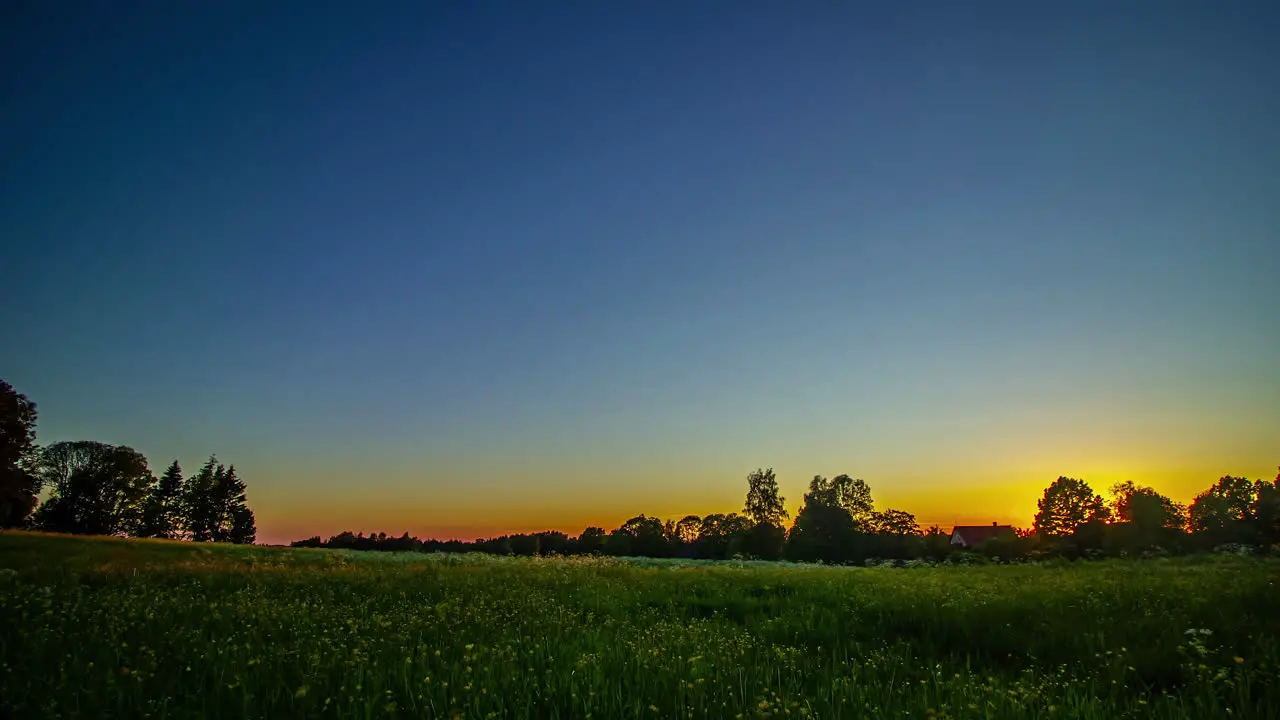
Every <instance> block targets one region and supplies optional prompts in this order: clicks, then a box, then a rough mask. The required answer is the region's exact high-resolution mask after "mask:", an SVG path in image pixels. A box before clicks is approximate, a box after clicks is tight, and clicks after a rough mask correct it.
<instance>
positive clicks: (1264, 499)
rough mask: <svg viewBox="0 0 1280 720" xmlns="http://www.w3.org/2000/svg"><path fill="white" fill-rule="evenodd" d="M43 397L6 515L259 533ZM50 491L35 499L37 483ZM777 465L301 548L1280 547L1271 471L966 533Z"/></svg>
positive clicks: (66, 524)
mask: <svg viewBox="0 0 1280 720" xmlns="http://www.w3.org/2000/svg"><path fill="white" fill-rule="evenodd" d="M35 424H36V409H35V403H33V402H31V401H30V400H28V399H27V398H26V396H24V395H21V394H19V393H18V392H17V391H15V390H14V389H13V387H12V386H10V385H9V384H8V383H6V382H4V381H3V380H0V527H27V528H33V529H40V530H48V531H52V532H65V533H79V534H94V535H117V536H125V537H155V538H171V539H183V540H193V541H197V542H200V541H212V542H232V543H252V542H254V539H255V535H256V529H255V526H254V516H253V511H251V510H250V509H249V507H248V505H247V502H246V499H245V483H244V481H243V480H242V479H241V478H240V477H239V475H238V474H237V472H236V469H235V466H234V465H223V464H221V463H219V462H218V460H217V458H216V457H210V458H209V460H208V462H206V463H205V464H204V466H203V467H201V469H200V470H199V471H198V472H197V473H196V474H195V475H192V476H191V477H190V478H184V477H183V474H182V468H181V467H180V466H179V465H178V463H177V461H174V462H173V463H172V464H171V465H170V466H169V467H168V469H167V470H166V471H165V473H164V474H163V475H161V476H160V477H159V478H157V477H155V476H154V475H153V474H152V472H151V470H150V468H149V466H148V463H147V459H146V458H145V457H143V456H142V455H141V454H140V453H138V452H137V451H135V450H133V449H132V448H129V447H126V446H114V445H107V444H104V443H97V442H92V441H78V442H59V443H54V444H52V445H49V446H47V447H43V448H42V447H39V446H38V445H36V443H35V437H36V436H35ZM46 489H48V490H49V491H50V492H49V495H48V497H47V498H46V499H45V500H44V501H43V502H38V499H39V496H40V494H41V493H42V492H43V491H44V490H46ZM790 519H791V518H790V516H789V513H788V512H787V510H786V509H785V498H783V497H782V495H781V493H780V491H779V488H778V480H777V477H776V475H775V474H774V472H773V470H772V469H763V468H761V469H757V470H755V471H753V472H751V473H750V474H749V475H748V476H747V492H746V499H745V502H744V505H743V509H742V512H741V513H727V514H725V513H715V514H712V515H707V516H698V515H688V516H685V517H683V518H680V519H679V520H664V519H660V518H654V517H647V516H645V515H637V516H635V517H633V518H631V519H630V520H627V521H626V522H624V523H623V524H622V525H621V526H620V527H617V528H614V529H613V530H609V531H606V530H605V529H604V528H600V527H589V528H587V529H585V530H583V531H582V533H581V534H580V535H578V536H577V537H570V536H568V535H566V534H565V533H563V532H559V531H555V530H548V531H545V532H539V533H532V534H517V535H503V536H501V537H496V538H488V539H477V540H474V541H471V542H465V541H461V540H446V541H442V540H421V539H418V538H414V537H411V536H410V535H409V534H408V533H407V532H406V533H404V534H402V535H400V536H389V535H387V534H386V533H377V534H370V535H365V534H363V533H359V534H356V533H352V532H349V531H348V532H342V533H339V534H338V535H334V536H332V537H330V538H329V539H327V540H322V539H321V538H320V537H319V536H317V537H313V538H309V539H306V540H299V541H297V542H294V543H292V545H293V546H294V547H322V548H341V549H352V550H381V551H406V552H437V551H440V552H483V553H493V554H499V555H526V556H532V555H579V554H601V555H612V556H639V557H654V558H696V559H711V560H715V559H721V560H722V559H735V558H742V559H761V560H781V559H785V560H792V561H797V562H823V563H834V564H865V563H883V562H895V563H902V562H907V561H915V560H925V561H942V560H946V559H948V558H951V557H953V556H955V555H956V554H957V553H961V554H962V557H963V558H965V559H970V558H974V557H989V558H995V559H1000V560H1018V559H1027V558H1035V557H1047V556H1066V557H1080V556H1086V557H1093V556H1106V555H1125V556H1143V555H1165V554H1182V553H1190V552H1205V551H1213V550H1217V551H1223V550H1230V551H1234V552H1253V551H1257V552H1280V474H1277V476H1276V479H1275V480H1249V479H1247V478H1242V477H1232V476H1225V477H1222V478H1220V479H1219V480H1218V481H1217V482H1216V483H1214V484H1213V485H1212V486H1211V487H1209V488H1208V489H1206V490H1205V491H1204V492H1202V493H1200V494H1199V495H1198V496H1196V498H1195V500H1194V501H1193V502H1192V503H1191V505H1190V506H1184V505H1182V504H1180V503H1177V502H1174V501H1173V500H1172V499H1170V498H1168V497H1165V496H1164V495H1161V494H1160V493H1159V492H1157V491H1155V490H1154V489H1152V488H1150V487H1143V486H1139V485H1135V484H1134V483H1132V482H1125V483H1121V484H1118V485H1115V486H1113V487H1112V488H1111V489H1110V499H1109V500H1107V499H1104V498H1103V497H1102V496H1101V495H1100V494H1098V493H1096V492H1094V490H1093V488H1091V487H1090V486H1089V484H1088V483H1086V482H1085V481H1084V480H1080V479H1076V478H1069V477H1059V478H1058V479H1057V480H1055V481H1053V482H1052V483H1051V484H1050V485H1049V486H1048V487H1047V488H1045V491H1044V496H1043V497H1042V498H1041V500H1040V502H1039V509H1038V512H1037V513H1036V516H1035V521H1034V524H1033V526H1032V527H1031V528H1030V529H1018V528H1012V527H1008V526H1004V527H980V528H970V530H974V531H978V532H974V533H972V534H969V535H967V536H966V535H965V533H963V532H961V533H957V538H958V539H960V540H963V542H960V543H954V542H953V541H952V539H953V534H952V533H949V532H944V531H943V530H942V529H940V528H938V527H936V526H935V527H930V528H928V529H927V530H922V529H921V528H920V526H919V525H918V524H917V522H916V518H915V516H914V515H912V514H911V513H909V512H906V511H904V510H894V509H886V510H878V509H876V507H875V504H874V502H873V501H872V498H871V487H870V486H869V485H868V484H867V482H866V481H864V480H862V479H858V478H853V477H851V476H849V475H837V476H836V477H834V478H830V479H828V478H826V477H823V476H821V475H818V476H814V478H813V480H812V481H810V483H809V490H808V492H806V493H805V494H804V502H803V505H802V506H801V508H800V510H799V512H798V513H797V514H796V517H795V518H794V520H792V521H791V522H790V525H789V527H788V522H787V521H788V520H790Z"/></svg>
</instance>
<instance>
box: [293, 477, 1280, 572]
mask: <svg viewBox="0 0 1280 720" xmlns="http://www.w3.org/2000/svg"><path fill="white" fill-rule="evenodd" d="M1110 494H1111V499H1110V501H1109V502H1108V501H1106V500H1104V499H1103V497H1102V496H1101V495H1099V494H1097V493H1095V492H1094V491H1093V489H1092V488H1091V487H1089V484H1088V483H1086V482H1085V481H1083V480H1078V479H1075V478H1069V477H1059V478H1058V479H1057V480H1055V481H1054V482H1053V483H1052V484H1050V485H1049V487H1047V488H1045V491H1044V497H1043V498H1042V499H1041V500H1040V502H1039V511H1038V512H1037V513H1036V517H1035V524H1034V526H1033V527H1032V528H1031V529H1029V530H1022V529H1017V528H1012V527H1008V526H1004V527H991V528H987V527H977V528H974V529H976V530H988V531H995V532H985V533H978V535H979V537H981V538H982V539H981V541H980V542H978V543H975V544H972V545H970V544H965V545H964V546H957V545H954V544H953V543H952V535H951V533H948V532H943V530H942V529H940V528H938V527H936V526H935V527H930V528H928V529H927V530H921V528H920V527H919V525H918V524H917V523H916V519H915V516H914V515H912V514H911V513H909V512H905V511H903V510H891V509H890V510H883V511H879V510H876V508H875V505H874V503H873V502H872V499H871V488H870V486H868V484H867V483H866V482H865V481H863V480H861V479H856V478H851V477H850V476H848V475H838V476H836V477H834V478H831V479H827V478H825V477H822V476H821V475H819V476H815V477H814V478H813V480H812V481H810V483H809V492H807V493H805V495H804V504H803V506H802V507H801V508H800V511H799V513H797V514H796V517H795V520H794V521H793V522H792V523H791V525H790V527H789V528H788V527H786V526H785V522H784V521H785V520H787V519H788V513H787V511H786V510H785V509H784V508H783V503H784V498H783V497H782V496H781V495H780V494H779V491H778V481H777V478H776V477H775V475H774V472H773V470H772V469H767V470H766V469H758V470H755V471H754V472H752V473H751V474H749V475H748V476H747V496H746V502H745V504H744V507H743V510H742V513H729V514H720V513H717V514H714V515H707V516H705V517H700V516H698V515H688V516H686V517H683V518H681V519H680V520H675V521H673V520H662V519H659V518H653V517H647V516H645V515H637V516H636V517H633V518H631V519H630V520H627V521H626V522H625V523H623V524H622V525H621V526H620V527H618V528H615V529H613V530H612V531H606V530H604V529H603V528H599V527H589V528H587V529H586V530H583V531H582V534H581V535H578V536H577V537H569V536H568V535H566V534H565V533H562V532H558V531H555V530H548V531H546V532H539V533H532V534H519V535H503V536H501V537H496V538H489V539H477V540H475V541H473V542H463V541H460V540H447V541H441V540H420V539H418V538H414V537H411V536H410V535H409V534H408V533H404V534H403V535H400V536H398V537H397V536H389V535H387V534H386V533H378V534H376V535H374V534H371V535H364V534H363V533H360V534H355V533H352V532H349V531H348V532H343V533H340V534H338V535H334V536H333V537H331V538H329V539H328V540H321V539H320V538H319V537H313V538H309V539H307V540H299V541H297V542H294V543H293V546H294V547H323V548H343V549H351V550H383V551H417V552H482V553H492V554H498V555H583V554H599V555H613V556H633V557H634V556H638V557H653V558H690V559H708V560H724V559H759V560H784V559H785V560H791V561H796V562H822V563H830V564H867V563H871V564H881V563H887V562H892V563H895V564H901V563H905V562H909V561H920V560H923V561H934V562H939V561H946V560H948V559H952V558H954V557H955V556H957V555H959V558H958V559H960V560H962V561H970V560H971V559H973V558H975V557H983V558H992V559H997V560H1003V561H1014V560H1021V559H1032V558H1036V557H1052V556H1066V557H1081V556H1083V557H1103V556H1108V555H1116V556H1158V555H1167V554H1183V553H1190V552H1205V551H1214V550H1216V551H1219V552H1222V551H1230V552H1280V546H1277V543H1280V474H1277V476H1276V479H1275V480H1274V481H1268V480H1256V481H1251V480H1247V479H1245V478H1240V477H1231V476H1226V477H1223V478H1221V479H1219V480H1218V481H1217V482H1216V483H1214V484H1213V486H1212V487H1210V488H1209V489H1207V490H1205V491H1204V492H1203V493H1200V495H1198V496H1197V497H1196V499H1195V501H1194V502H1192V504H1191V505H1190V507H1187V506H1184V505H1181V504H1179V503H1176V502H1174V501H1173V500H1171V499H1169V498H1167V497H1165V496H1163V495H1161V494H1160V493H1158V492H1156V491H1155V490H1153V489H1151V488H1149V487H1142V486H1139V485H1135V484H1133V483H1132V482H1125V483H1121V484H1119V485H1116V486H1114V487H1112V488H1111V493H1110Z"/></svg>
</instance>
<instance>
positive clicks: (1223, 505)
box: [1188, 475, 1270, 547]
mask: <svg viewBox="0 0 1280 720" xmlns="http://www.w3.org/2000/svg"><path fill="white" fill-rule="evenodd" d="M1261 484H1262V483H1261V482H1258V483H1254V482H1252V481H1251V480H1249V479H1248V478H1242V477H1233V476H1231V475H1224V476H1222V477H1221V478H1219V479H1218V482H1216V483H1214V484H1213V486H1212V487H1210V488H1209V489H1208V490H1205V491H1204V492H1202V493H1200V494H1199V495H1197V496H1196V498H1195V500H1194V501H1192V503H1191V509H1190V511H1189V513H1188V515H1189V525H1190V528H1191V531H1192V532H1193V533H1197V534H1198V535H1199V538H1197V539H1198V541H1199V543H1200V545H1201V546H1202V547H1204V546H1213V545H1218V544H1221V543H1232V542H1234V543H1248V544H1252V543H1256V542H1258V541H1259V540H1261V539H1262V532H1261V527H1260V523H1259V522H1258V514H1257V509H1258V508H1257V505H1258V500H1259V490H1260V489H1261V488H1260V485H1261ZM1264 492H1266V491H1264ZM1266 494H1267V495H1268V499H1269V498H1270V493H1266Z"/></svg>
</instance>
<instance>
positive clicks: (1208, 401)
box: [0, 1, 1280, 536]
mask: <svg viewBox="0 0 1280 720" xmlns="http://www.w3.org/2000/svg"><path fill="white" fill-rule="evenodd" d="M879 5H880V7H874V8H871V7H866V4H861V3H807V4H805V3H800V4H798V3H782V2H775V3H751V2H710V3H685V2H643V3H639V2H637V3H614V2H586V3H503V2H466V3H462V2H458V3H419V2H406V3H376V4H373V5H364V6H362V5H360V4H356V3H312V2H308V3H290V2H283V3H257V2H241V1H234V2H226V3H212V2H211V3H161V2H146V3H113V2H82V3H51V2H24V3H16V4H14V3H9V4H6V5H5V6H4V9H3V10H0V68H3V70H0V242H3V247H4V258H5V260H6V262H5V266H6V272H5V280H4V285H3V291H2V292H3V296H2V297H0V300H2V303H0V324H2V326H3V327H4V328H5V330H6V332H5V335H6V337H7V338H8V340H7V341H5V342H4V343H0V373H2V374H3V376H4V377H5V378H6V379H8V380H10V381H11V382H13V383H14V384H15V385H16V386H18V387H19V389H21V390H23V391H24V392H27V393H28V394H29V395H30V396H31V397H32V398H33V399H34V400H36V401H37V402H38V403H39V405H40V409H41V411H42V415H41V418H42V421H41V439H42V440H44V441H46V442H50V441H53V440H57V439H66V438H71V437H76V438H79V437H89V438H95V439H102V440H108V441H114V442H122V443H129V444H132V445H134V446H135V447H138V448H139V449H140V450H143V451H144V452H147V453H148V455H149V456H150V457H151V459H152V462H153V464H155V465H157V466H163V465H164V464H165V463H166V462H167V460H168V459H169V458H172V457H174V456H178V457H181V458H182V459H183V461H184V463H186V464H188V465H190V466H193V467H194V466H195V465H196V464H198V462H199V461H200V460H201V458H202V457H203V456H205V455H207V453H209V452H212V451H217V452H218V453H220V454H221V455H222V456H223V457H225V458H226V459H228V460H230V461H233V462H235V463H236V464H237V466H238V467H242V468H243V469H244V470H245V472H244V474H245V475H246V477H248V478H249V480H250V488H251V490H252V491H253V492H254V493H256V494H257V495H258V497H259V499H260V503H259V515H260V524H261V525H262V526H263V527H264V529H265V530H266V534H267V535H268V536H270V535H272V533H284V534H287V533H288V532H294V531H295V530H297V531H299V532H300V531H301V530H302V529H303V527H304V525H305V526H306V527H307V528H310V527H311V526H310V525H306V523H305V522H304V520H305V518H306V517H307V512H308V511H307V506H306V505H305V503H303V504H302V505H298V504H297V503H298V502H299V501H298V500H297V498H298V497H299V492H302V494H303V495H305V496H306V497H308V498H311V500H310V501H311V502H314V503H316V507H317V508H318V507H320V505H323V504H324V503H325V502H332V503H340V502H343V500H342V498H341V494H340V493H338V491H337V490H336V488H337V487H338V486H339V485H340V484H341V483H342V482H343V478H349V477H353V476H358V477H360V478H361V483H362V484H363V485H364V486H365V487H366V488H368V492H369V493H370V495H369V497H371V498H383V499H384V500H385V499H386V498H394V499H395V502H394V505H395V507H394V508H392V509H383V508H382V506H378V507H374V506H373V505H370V506H369V507H361V506H358V504H357V505H356V506H353V507H351V508H350V510H349V512H348V513H347V514H345V515H343V514H338V513H337V512H336V511H334V513H333V514H332V517H330V516H329V515H325V516H324V517H325V518H328V519H326V520H325V522H324V523H321V525H323V526H322V527H321V526H316V527H315V528H314V529H315V531H316V532H324V531H329V530H332V531H337V530H340V529H342V528H343V527H348V526H349V527H367V526H370V525H374V524H379V525H385V526H386V528H385V529H388V530H390V529H393V528H392V527H390V526H391V525H394V526H395V527H396V528H399V527H410V528H414V529H418V530H421V531H432V530H431V529H432V528H435V527H444V526H446V525H448V523H449V522H452V520H450V518H454V519H455V520H456V518H457V517H459V516H467V518H468V519H466V520H465V521H457V522H455V525H457V526H459V527H461V526H464V525H465V526H467V527H468V528H470V527H471V525H467V523H472V520H473V519H474V523H472V524H473V525H474V526H475V527H477V528H480V527H482V526H483V527H488V525H484V522H488V520H486V519H484V518H471V517H470V515H468V513H472V514H474V513H473V511H472V510H471V508H472V507H473V506H478V505H480V504H482V503H481V500H483V502H484V503H487V504H488V505H490V506H492V505H493V504H495V503H496V504H501V503H503V502H508V503H509V504H510V505H511V509H510V518H516V517H520V518H522V520H521V522H524V521H527V522H528V523H529V524H532V525H535V526H537V525H546V524H555V523H571V522H573V520H572V519H571V518H576V517H578V516H583V517H585V516H586V515H590V514H592V513H596V514H598V515H601V516H607V518H606V519H608V520H613V519H615V518H614V516H615V515H621V516H622V517H625V516H626V515H627V514H634V513H638V512H654V511H663V512H666V511H668V510H672V511H674V510H685V509H687V510H688V511H699V512H706V511H711V510H717V509H732V507H733V506H734V505H736V503H737V502H738V499H739V496H740V495H741V487H740V486H741V485H742V476H743V475H745V472H746V471H747V470H749V469H751V468H753V467H755V466H756V465H769V464H773V465H775V466H777V467H779V468H780V470H781V471H783V472H785V473H786V474H785V475H784V490H785V491H786V494H788V495H789V496H790V497H792V499H793V501H798V500H799V498H800V494H801V488H802V487H803V485H804V483H805V482H806V480H807V478H808V477H809V476H811V475H812V474H814V473H823V474H828V475H831V474H836V473H840V472H850V473H853V474H855V475H864V476H866V477H867V479H868V481H869V482H871V484H872V486H873V488H876V490H877V496H878V497H880V496H888V497H890V498H895V497H897V498H904V499H906V498H913V497H916V496H917V495H920V494H931V497H940V495H939V493H945V492H947V491H948V489H947V488H948V487H950V486H949V485H948V483H951V484H953V485H954V486H955V487H958V488H961V489H963V488H965V487H968V488H973V487H975V486H979V485H982V484H983V483H987V484H994V485H1000V484H1005V485H1012V484H1019V483H1021V484H1019V485H1018V486H1019V487H1022V484H1025V485H1027V487H1028V488H1030V492H1031V496H1030V497H1031V501H1032V502H1033V500H1034V495H1035V494H1036V492H1038V491H1037V490H1036V488H1038V487H1043V485H1045V484H1047V482H1048V481H1049V480H1052V478H1053V477H1056V476H1057V475H1058V474H1060V473H1062V474H1072V473H1075V474H1089V473H1092V474H1093V475H1100V474H1101V475H1105V474H1107V472H1112V470H1108V471H1107V472H1101V471H1099V470H1098V468H1101V467H1104V466H1105V468H1111V469H1114V470H1113V471H1114V473H1116V474H1123V475H1124V476H1125V477H1126V478H1127V477H1138V478H1145V479H1147V480H1148V481H1150V482H1152V483H1153V484H1156V485H1157V486H1160V483H1161V478H1162V477H1165V478H1167V479H1168V482H1167V483H1166V485H1168V486H1167V487H1162V489H1165V490H1166V491H1168V492H1171V493H1174V494H1179V493H1183V494H1185V492H1186V491H1188V490H1190V489H1192V487H1193V486H1194V487H1202V486H1206V485H1208V484H1209V483H1210V482H1211V481H1212V479H1213V478H1215V477H1216V476H1217V475H1220V474H1222V473H1224V472H1229V471H1238V472H1248V473H1256V472H1258V471H1260V469H1267V468H1270V467H1271V466H1272V465H1274V464H1275V463H1276V462H1277V459H1276V457H1275V455H1276V452H1277V450H1280V445H1278V444H1277V440H1276V439H1277V438H1280V418H1278V415H1280V411H1278V410H1277V408H1280V371H1277V368H1280V289H1278V288H1280V282H1278V281H1277V278H1280V232H1278V229H1280V92H1277V88H1280V43H1277V42H1276V38H1277V37H1280V6H1277V5H1275V3H1270V2H1233V3H1207V2H1206V3H1178V2H1172V3H1170V2H1161V3H1156V2H1149V3H1148V2H1139V3H1123V4H1117V3H1111V2H1072V3H1025V2H1010V3H950V2H936V3H935V2H929V3H922V4H921V3H911V4H905V3H882V4H879ZM1268 454H1269V455H1270V457H1268ZM1224 463H1226V464H1228V465H1229V464H1230V463H1240V464H1242V465H1241V466H1240V467H1237V466H1235V465H1230V466H1226V467H1224V466H1223V464H1224ZM1117 479H1124V478H1117ZM637 483H641V484H642V487H641V488H640V489H637V488H636V484H637ZM1169 483H1172V484H1169ZM1180 483H1181V484H1180ZM1095 484H1105V483H1098V482H1096V483H1095ZM994 485H993V486H994ZM1184 485H1185V487H1184ZM793 486H794V487H793ZM955 487H953V488H951V489H952V490H955ZM535 490H536V491H537V492H536V493H535V492H534V491H535ZM956 492H959V491H958V490H957V491H956ZM592 493H595V494H592ZM646 493H648V494H646ZM534 497H536V498H537V501H538V502H540V503H542V504H541V505H537V506H536V507H532V508H531V506H530V505H529V503H530V502H532V501H531V500H530V498H534ZM958 497H960V496H959V495H956V496H955V497H953V499H952V500H951V501H950V502H952V503H953V504H954V503H955V502H963V501H962V500H956V499H955V498H958ZM286 498H292V500H290V502H293V503H295V504H294V505H290V506H289V507H290V509H289V510H286V509H285V504H286ZM557 498H558V499H557ZM673 498H674V499H673ZM252 499H253V498H252V497H251V500H252ZM372 502H373V501H372V500H370V503H372ZM916 502H918V503H923V501H921V500H917V501H916ZM939 502H941V501H939ZM1026 502H1027V500H1026V498H1022V497H1021V496H1019V499H1018V501H1017V503H1015V504H1014V505H1011V506H1009V507H1001V508H995V509H992V508H990V507H984V508H980V509H978V510H975V512H977V511H981V512H987V513H996V514H999V513H1004V514H1006V515H1013V516H1017V515H1018V514H1019V513H1022V512H1023V511H1024V510H1025V506H1026ZM708 503H712V504H715V503H719V504H720V506H723V507H720V506H717V507H705V506H706V505H707V504H708ZM385 504H386V502H384V505H385ZM903 504H905V505H907V507H906V509H908V510H916V512H917V514H919V515H921V516H922V517H923V516H928V515H930V513H933V515H937V516H939V517H937V518H934V517H924V519H928V520H934V519H937V520H938V521H942V520H944V519H947V520H949V519H950V518H951V517H952V515H954V514H956V513H961V512H962V510H963V509H962V510H954V511H953V510H947V509H946V508H944V507H942V506H939V507H937V508H934V509H933V510H928V509H925V507H924V505H921V506H920V507H911V506H910V505H909V502H907V501H906V500H904V502H903ZM624 505H625V506H626V507H623V506H624ZM686 506H687V508H686ZM1033 506H1034V505H1033V504H1032V507H1033ZM930 507H932V506H930ZM393 510H394V511H395V512H398V513H400V514H398V515H397V514H395V513H394V512H393ZM517 511H523V512H524V513H525V514H524V515H521V514H520V512H517ZM319 512H320V511H319V510H316V513H319ZM948 512H950V513H951V514H947V513H948ZM575 513H576V514H575ZM446 516H447V517H446ZM942 516H945V517H942ZM485 517H486V518H490V517H492V513H490V514H487V515H486V516H485ZM502 517H506V516H502ZM567 518H569V519H567ZM619 519H620V518H619ZM316 522H319V521H316ZM493 522H495V523H496V522H497V521H496V520H495V521H493ZM503 522H506V523H508V524H510V523H511V522H515V521H514V520H510V519H508V520H503ZM499 524H500V523H499ZM337 525H342V527H338V526H337ZM448 526H449V527H453V525H448ZM378 529H383V527H379V528H378ZM567 529H574V528H572V527H570V528H567ZM578 529H580V528H578Z"/></svg>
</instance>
